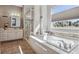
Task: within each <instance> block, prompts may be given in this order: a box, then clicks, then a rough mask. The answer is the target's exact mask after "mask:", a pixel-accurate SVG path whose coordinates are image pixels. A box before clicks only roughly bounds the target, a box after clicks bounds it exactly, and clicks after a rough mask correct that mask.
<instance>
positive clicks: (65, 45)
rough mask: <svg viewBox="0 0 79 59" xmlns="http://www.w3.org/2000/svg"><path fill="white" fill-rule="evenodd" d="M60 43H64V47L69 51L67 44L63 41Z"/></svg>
mask: <svg viewBox="0 0 79 59" xmlns="http://www.w3.org/2000/svg"><path fill="white" fill-rule="evenodd" d="M59 41H61V42H62V43H63V46H64V48H65V49H68V48H67V44H66V43H65V42H64V41H63V40H59Z"/></svg>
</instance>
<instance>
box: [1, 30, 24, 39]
mask: <svg viewBox="0 0 79 59" xmlns="http://www.w3.org/2000/svg"><path fill="white" fill-rule="evenodd" d="M22 38H23V30H21V29H7V30H0V41H8V40H16V39H22Z"/></svg>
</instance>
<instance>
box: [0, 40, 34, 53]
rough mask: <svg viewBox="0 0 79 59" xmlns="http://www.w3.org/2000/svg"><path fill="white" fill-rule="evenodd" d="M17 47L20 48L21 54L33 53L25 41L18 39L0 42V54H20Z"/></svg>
mask: <svg viewBox="0 0 79 59" xmlns="http://www.w3.org/2000/svg"><path fill="white" fill-rule="evenodd" d="M19 46H20V47H21V50H22V52H23V54H34V53H35V52H34V51H33V50H32V48H31V47H30V46H29V44H28V43H27V42H26V41H25V40H23V39H19V40H14V41H5V42H0V54H21V51H20V48H19Z"/></svg>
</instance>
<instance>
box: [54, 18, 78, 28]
mask: <svg viewBox="0 0 79 59" xmlns="http://www.w3.org/2000/svg"><path fill="white" fill-rule="evenodd" d="M53 26H54V27H67V26H73V27H79V19H73V20H61V21H54V22H53Z"/></svg>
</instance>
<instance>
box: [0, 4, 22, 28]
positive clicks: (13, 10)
mask: <svg viewBox="0 0 79 59" xmlns="http://www.w3.org/2000/svg"><path fill="white" fill-rule="evenodd" d="M21 13H22V7H18V6H13V5H0V28H1V27H4V24H5V23H8V27H10V26H11V25H10V17H11V15H17V16H20V18H21V19H20V20H21V21H22V15H21ZM21 25H22V24H21Z"/></svg>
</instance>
